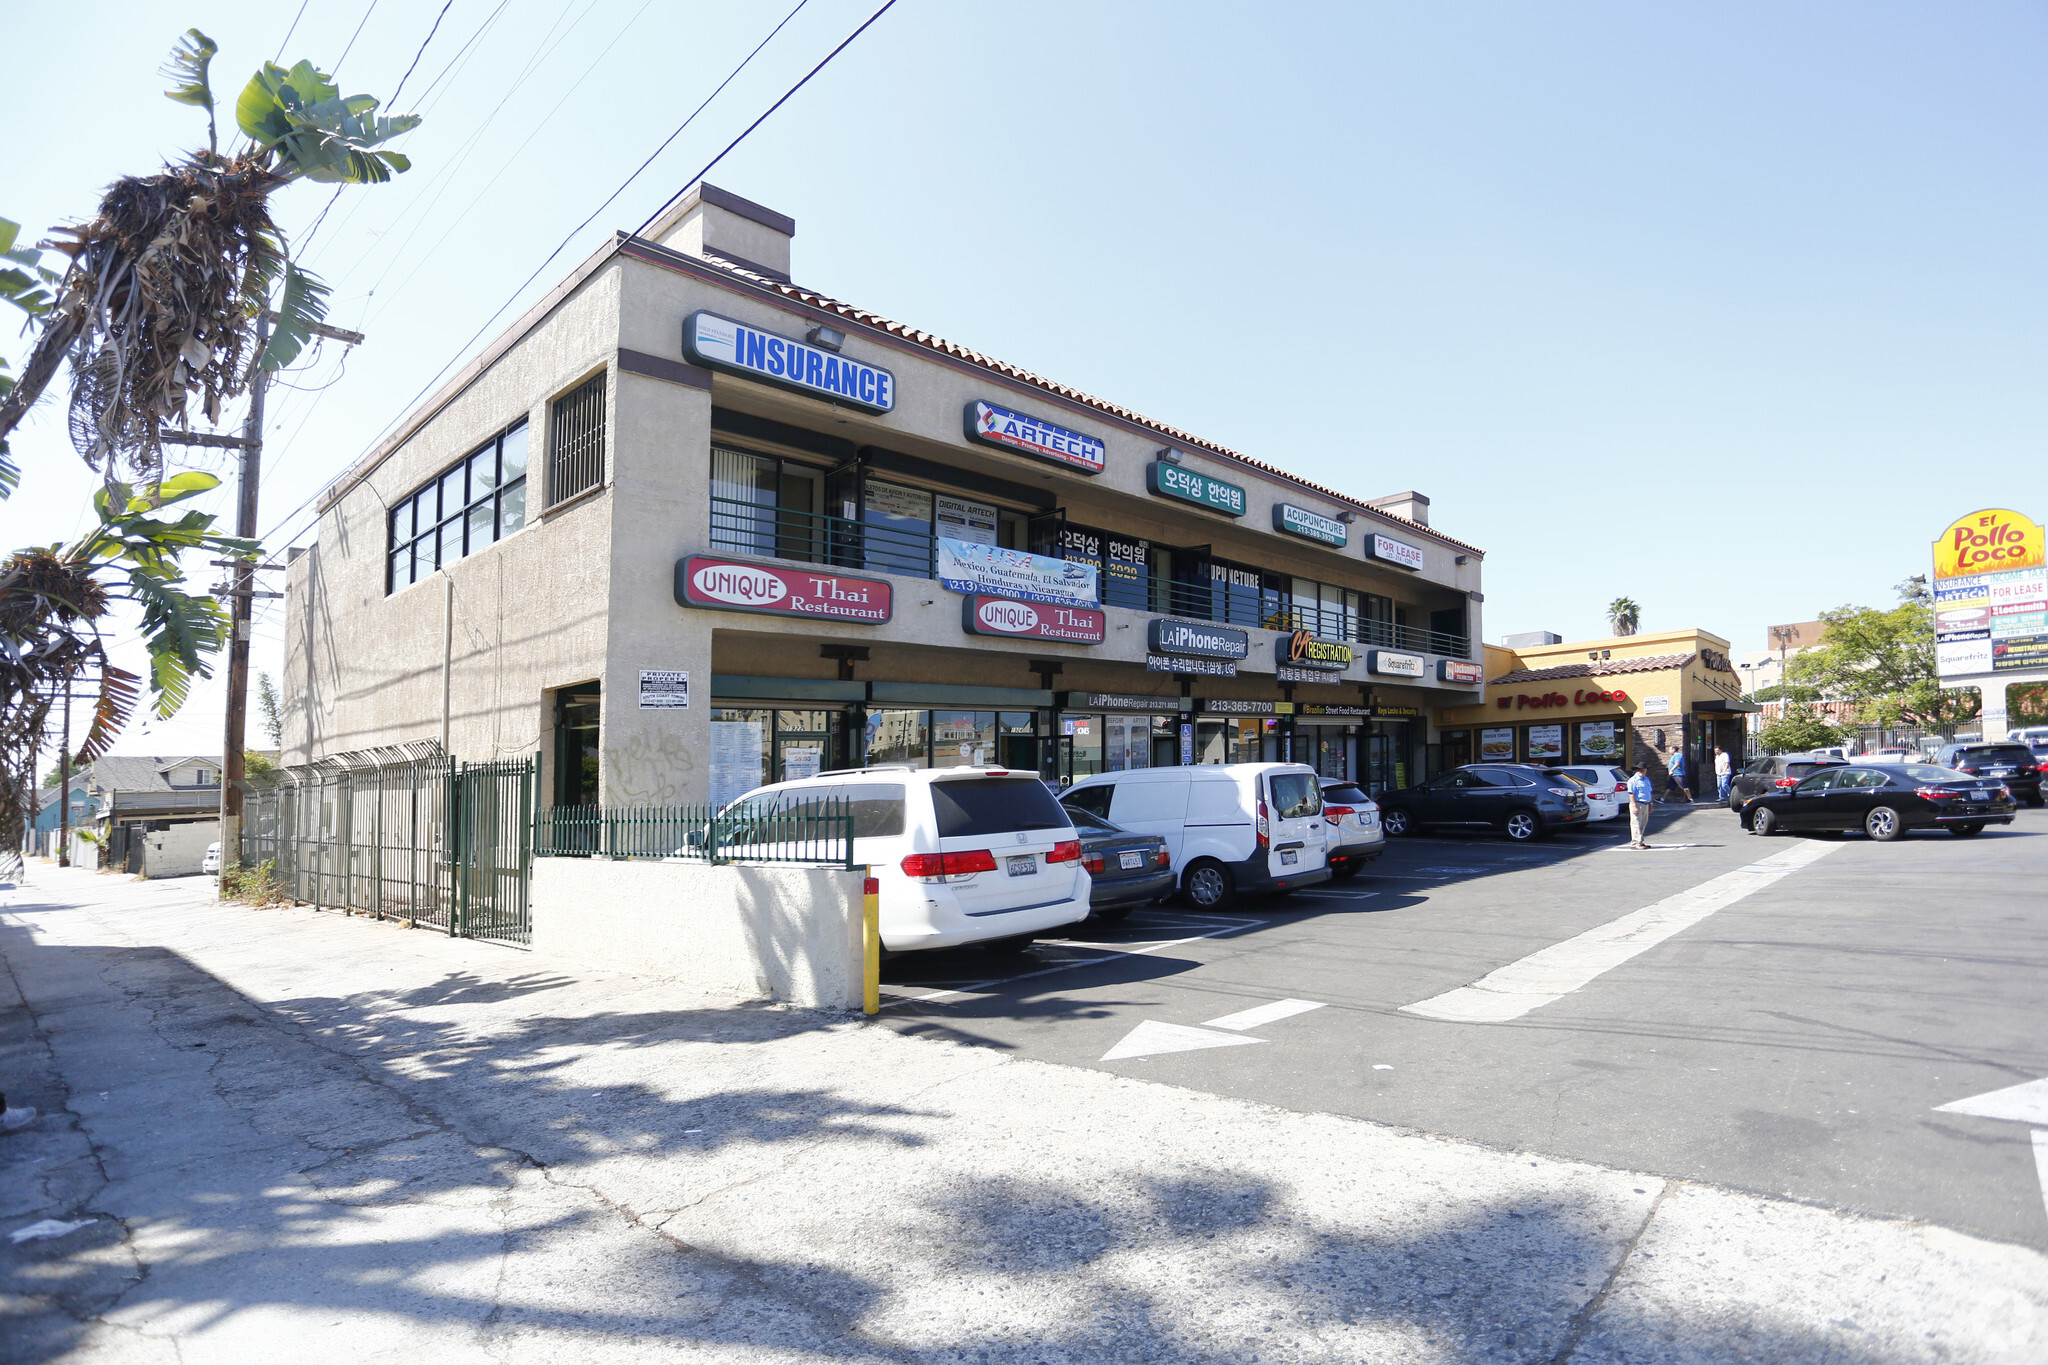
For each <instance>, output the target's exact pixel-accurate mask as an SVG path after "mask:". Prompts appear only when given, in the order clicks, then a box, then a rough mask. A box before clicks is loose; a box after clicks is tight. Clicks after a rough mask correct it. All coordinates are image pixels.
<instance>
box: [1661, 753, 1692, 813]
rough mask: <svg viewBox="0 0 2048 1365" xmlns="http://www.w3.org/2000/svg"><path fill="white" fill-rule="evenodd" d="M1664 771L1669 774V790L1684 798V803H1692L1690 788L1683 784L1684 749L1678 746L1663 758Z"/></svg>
mask: <svg viewBox="0 0 2048 1365" xmlns="http://www.w3.org/2000/svg"><path fill="white" fill-rule="evenodd" d="M1664 771H1665V772H1667V773H1669V774H1670V775H1671V790H1673V791H1675V792H1677V793H1678V794H1679V795H1681V796H1683V797H1684V798H1685V804H1686V805H1688V806H1689V805H1691V804H1692V788H1691V787H1688V786H1686V785H1685V749H1684V747H1683V746H1680V747H1679V749H1678V750H1677V751H1676V752H1674V753H1673V754H1672V755H1671V757H1670V758H1669V759H1667V760H1665V763H1664Z"/></svg>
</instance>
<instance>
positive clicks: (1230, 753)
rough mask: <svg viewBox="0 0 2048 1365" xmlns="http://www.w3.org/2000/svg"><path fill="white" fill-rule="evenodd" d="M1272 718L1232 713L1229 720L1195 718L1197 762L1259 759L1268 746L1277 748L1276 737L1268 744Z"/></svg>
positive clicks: (1233, 761) (1250, 761) (1263, 755)
mask: <svg viewBox="0 0 2048 1365" xmlns="http://www.w3.org/2000/svg"><path fill="white" fill-rule="evenodd" d="M1272 727H1273V722H1271V721H1268V720H1263V719H1261V718H1259V717H1256V716H1232V717H1230V718H1229V719H1226V720H1202V721H1196V722H1195V762H1197V763H1260V762H1264V761H1266V760H1267V758H1268V757H1269V755H1268V754H1267V752H1266V750H1267V749H1268V748H1273V749H1275V750H1277V748H1278V743H1277V738H1276V739H1275V740H1274V742H1273V743H1272V744H1270V745H1269V744H1268V731H1269V729H1271V728H1272Z"/></svg>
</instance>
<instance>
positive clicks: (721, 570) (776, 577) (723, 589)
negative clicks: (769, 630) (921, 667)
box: [675, 555, 894, 626]
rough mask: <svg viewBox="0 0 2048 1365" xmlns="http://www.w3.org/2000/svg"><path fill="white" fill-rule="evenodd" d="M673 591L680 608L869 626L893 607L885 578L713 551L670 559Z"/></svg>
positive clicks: (879, 622) (882, 621)
mask: <svg viewBox="0 0 2048 1365" xmlns="http://www.w3.org/2000/svg"><path fill="white" fill-rule="evenodd" d="M675 594H676V603H677V605H678V606H684V607H709V608H711V609H712V610H714V611H758V612H763V613H766V614H767V615H770V616H808V617H811V618H813V619H815V620H824V621H857V622H860V623H862V624H864V625H871V626H878V625H883V624H885V623H886V622H887V621H888V619H889V616H890V613H891V611H892V610H893V607H894V603H893V601H892V600H891V597H892V594H891V590H890V587H889V583H888V581H887V580H886V579H880V578H854V577H851V576H849V575H847V574H837V573H818V572H809V571H804V570H798V569H771V568H768V567H767V566H765V565H761V564H744V563H741V562H740V561H738V560H732V559H720V558H717V557H716V556H713V555H691V556H690V557H689V558H687V559H679V560H677V561H676V587H675Z"/></svg>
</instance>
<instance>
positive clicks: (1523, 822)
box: [1506, 810, 1543, 844]
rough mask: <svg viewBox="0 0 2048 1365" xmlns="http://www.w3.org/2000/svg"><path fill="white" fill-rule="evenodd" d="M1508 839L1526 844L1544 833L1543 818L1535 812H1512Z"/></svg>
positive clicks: (1509, 819)
mask: <svg viewBox="0 0 2048 1365" xmlns="http://www.w3.org/2000/svg"><path fill="white" fill-rule="evenodd" d="M1506 829H1507V832H1508V838H1510V839H1513V840H1514V841H1515V842H1516V843H1518V844H1526V843H1528V842H1529V841H1530V840H1531V839H1534V838H1535V837H1536V836H1538V835H1539V834H1541V833H1543V818H1542V817H1541V816H1539V815H1537V814H1536V812H1535V811H1533V810H1511V811H1509V812H1508V822H1507V825H1506Z"/></svg>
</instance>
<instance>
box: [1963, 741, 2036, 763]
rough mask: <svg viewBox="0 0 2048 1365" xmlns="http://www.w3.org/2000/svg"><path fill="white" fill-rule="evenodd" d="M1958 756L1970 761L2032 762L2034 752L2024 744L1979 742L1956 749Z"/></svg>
mask: <svg viewBox="0 0 2048 1365" xmlns="http://www.w3.org/2000/svg"><path fill="white" fill-rule="evenodd" d="M1956 758H1957V760H1958V761H1967V762H1970V763H2031V762H2033V761H2034V753H2033V750H2031V749H2029V748H2027V746H2026V745H2024V744H1978V745H1974V746H1972V747H1971V748H1968V749H1958V750H1956Z"/></svg>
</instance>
